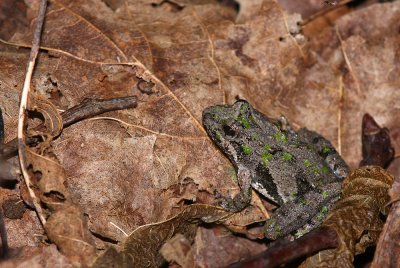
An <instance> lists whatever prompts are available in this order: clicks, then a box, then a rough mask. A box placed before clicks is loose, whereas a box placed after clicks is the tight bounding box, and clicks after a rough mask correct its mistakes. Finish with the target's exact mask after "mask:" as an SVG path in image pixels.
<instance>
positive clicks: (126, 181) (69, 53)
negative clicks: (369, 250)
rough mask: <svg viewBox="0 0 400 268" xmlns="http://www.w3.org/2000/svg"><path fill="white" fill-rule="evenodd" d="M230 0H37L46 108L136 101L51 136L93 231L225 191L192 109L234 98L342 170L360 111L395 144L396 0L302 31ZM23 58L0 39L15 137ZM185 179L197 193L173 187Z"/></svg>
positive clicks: (227, 180)
mask: <svg viewBox="0 0 400 268" xmlns="http://www.w3.org/2000/svg"><path fill="white" fill-rule="evenodd" d="M26 2H27V5H25V4H24V1H22V0H18V1H11V0H4V1H1V3H0V25H1V26H2V27H0V37H1V38H2V39H3V40H6V41H8V42H12V43H16V44H18V45H19V46H21V47H24V46H27V45H29V44H30V42H31V38H32V36H31V34H30V32H31V29H30V25H33V23H31V21H32V19H34V16H35V14H36V10H35V8H37V6H35V5H36V4H35V1H26ZM238 2H239V3H240V4H241V5H242V6H243V9H241V11H240V13H239V14H238V16H236V15H237V14H236V11H235V10H234V9H232V8H231V7H229V6H226V5H221V4H219V3H217V1H211V0H210V1H202V0H199V1H153V0H140V1H137V0H127V1H115V0H114V1H113V0H107V1H100V0H76V1H67V0H52V1H50V6H49V12H48V15H47V18H46V25H45V29H44V33H43V40H42V46H43V47H44V48H45V49H44V50H42V53H41V54H40V56H39V62H38V64H37V66H36V70H35V74H34V77H33V86H34V88H35V90H36V92H38V94H41V95H42V96H44V97H46V98H48V99H49V100H50V101H51V102H52V103H53V104H55V105H56V106H57V108H59V109H66V108H68V107H72V106H74V105H76V104H78V103H80V102H81V101H82V100H83V99H84V98H85V97H91V96H94V97H97V98H112V97H118V96H127V95H133V94H136V95H138V97H139V100H140V102H139V106H138V108H137V109H130V110H125V111H119V112H111V113H109V114H107V116H108V117H113V118H117V119H118V120H122V121H120V122H116V121H111V120H97V121H84V122H81V123H78V124H76V125H73V126H71V127H70V128H68V129H66V130H64V132H63V133H62V134H61V136H60V137H59V138H58V139H57V140H56V141H55V142H54V144H53V146H54V152H55V153H56V155H57V157H58V158H59V159H60V161H61V163H62V166H63V167H64V168H65V172H66V178H67V181H68V185H69V187H70V188H71V189H72V192H73V197H74V198H76V200H77V201H78V202H79V204H80V206H81V207H82V208H83V210H84V212H85V213H87V214H88V216H89V223H88V224H89V226H90V230H91V231H92V232H93V233H96V234H98V235H99V237H106V238H109V239H112V240H116V241H122V240H123V239H124V236H123V233H122V232H120V231H119V230H118V229H117V228H115V227H114V225H112V224H110V222H112V223H113V224H115V225H117V226H120V227H121V228H122V229H123V230H124V231H125V232H128V233H129V232H131V231H132V230H134V229H135V228H137V227H138V226H140V225H143V224H148V223H151V222H158V221H160V220H164V219H166V218H168V217H169V216H170V215H173V214H174V213H175V212H176V210H177V209H181V208H182V206H183V203H184V201H185V200H186V199H187V198H188V197H190V198H191V200H190V201H196V197H199V196H200V195H204V193H209V194H212V193H213V192H214V190H215V189H218V190H219V191H220V192H222V193H224V194H228V193H229V194H232V195H233V194H234V192H235V191H237V190H238V189H237V186H236V185H235V183H234V180H233V179H232V177H233V176H232V167H231V165H230V163H229V161H228V160H227V159H225V157H223V155H222V154H221V153H220V152H219V151H217V150H216V148H215V147H214V146H213V144H212V143H211V141H210V140H209V139H208V137H207V136H206V134H205V132H204V130H203V128H202V125H201V121H200V118H201V113H202V110H203V109H204V108H205V107H207V106H209V105H214V104H221V103H231V102H233V100H234V99H235V97H236V96H239V97H242V98H246V99H247V100H249V101H250V102H251V103H252V104H254V105H255V106H256V108H257V109H259V110H260V111H263V112H264V113H266V114H267V115H269V116H273V117H276V116H279V115H280V114H285V115H286V117H288V119H289V121H291V122H293V123H294V124H295V125H296V126H305V127H307V128H310V129H313V130H316V131H318V132H320V133H322V134H323V135H324V136H325V137H326V138H328V139H329V140H331V141H332V142H333V143H334V144H335V145H336V146H337V147H338V149H339V150H341V151H342V153H343V155H344V158H345V159H346V160H347V161H348V162H349V163H350V164H351V165H352V166H353V167H354V166H356V165H357V163H358V161H359V160H360V159H361V148H360V130H359V126H360V122H361V118H362V115H363V114H364V113H365V112H369V113H370V114H371V115H373V116H374V118H376V120H377V121H378V123H379V124H380V125H384V126H387V127H388V128H389V129H390V130H391V134H392V140H393V144H394V146H395V149H397V151H398V150H399V145H400V140H399V137H400V135H399V128H398V127H397V125H396V122H398V119H399V115H400V114H399V110H398V109H396V107H397V100H398V99H399V97H400V96H399V95H398V94H399V93H398V90H397V89H398V88H399V86H400V78H399V76H398V75H397V74H398V73H399V65H398V63H399V62H400V61H399V59H398V58H399V55H398V53H397V52H396V51H397V50H398V46H397V44H398V43H399V38H400V37H399V36H398V32H397V31H398V28H399V23H400V19H399V16H400V15H399V11H398V10H399V7H400V3H399V1H395V2H392V3H385V4H379V5H378V4H377V5H374V6H371V7H368V8H364V9H360V10H357V11H353V12H350V13H348V14H347V15H346V16H343V17H341V18H339V19H338V20H337V21H336V22H335V23H336V26H335V25H332V26H328V27H327V28H325V30H324V31H322V32H320V33H319V34H318V36H316V35H313V36H307V38H308V39H309V40H307V38H305V37H304V36H303V35H302V34H301V33H300V30H301V29H300V28H299V26H298V25H297V23H298V22H299V21H300V17H299V16H298V15H287V14H286V13H285V12H284V10H283V9H282V8H281V7H280V6H279V5H278V4H277V2H276V1H272V0H263V1H262V0H258V1H251V2H250V1H238ZM14 3H15V7H16V8H15V9H12V10H10V8H9V6H12V4H14ZM94 10H95V11H94ZM366 21H367V22H368V23H366ZM27 55H28V50H27V49H22V48H17V47H15V46H13V45H10V44H5V43H0V60H1V62H2V65H1V66H0V106H1V107H2V110H3V112H4V121H5V125H6V133H5V134H6V141H9V140H11V139H12V138H14V137H15V135H16V133H15V126H16V122H17V106H18V105H17V104H18V94H19V90H20V88H21V87H22V81H23V76H24V68H21V66H25V62H26V60H27ZM143 86H145V87H146V90H143ZM147 88H151V89H150V90H147ZM146 92H147V93H146ZM148 92H150V94H148ZM188 179H190V180H191V181H192V182H193V184H194V185H196V186H197V189H193V188H192V192H187V191H182V192H181V191H180V190H179V188H180V185H181V182H184V181H186V180H188ZM183 192H184V194H185V195H184V196H182V195H181V193H183ZM203 200H208V201H209V202H212V198H208V199H207V198H204V199H203ZM252 213H255V212H252ZM249 218H251V219H259V217H249ZM254 221H256V220H254ZM254 221H253V222H254ZM97 242H98V245H99V246H104V245H100V241H97Z"/></svg>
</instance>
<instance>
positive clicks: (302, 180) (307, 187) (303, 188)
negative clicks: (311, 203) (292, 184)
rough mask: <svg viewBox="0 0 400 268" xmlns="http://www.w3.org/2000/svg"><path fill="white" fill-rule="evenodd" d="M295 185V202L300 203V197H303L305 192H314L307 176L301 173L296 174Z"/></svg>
mask: <svg viewBox="0 0 400 268" xmlns="http://www.w3.org/2000/svg"><path fill="white" fill-rule="evenodd" d="M296 185H297V192H296V193H295V195H296V198H295V201H296V202H301V201H302V200H300V199H301V197H302V196H304V195H305V194H306V193H307V192H309V191H312V190H314V188H313V187H312V186H311V184H310V182H309V181H308V180H307V175H306V174H305V173H304V172H302V171H299V172H297V173H296Z"/></svg>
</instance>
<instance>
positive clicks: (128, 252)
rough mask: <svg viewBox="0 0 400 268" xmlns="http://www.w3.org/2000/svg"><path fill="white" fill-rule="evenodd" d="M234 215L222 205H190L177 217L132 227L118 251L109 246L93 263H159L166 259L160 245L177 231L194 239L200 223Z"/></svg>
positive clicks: (120, 264) (140, 265)
mask: <svg viewBox="0 0 400 268" xmlns="http://www.w3.org/2000/svg"><path fill="white" fill-rule="evenodd" d="M229 215H231V213H229V212H226V211H224V210H223V209H221V208H218V207H213V206H208V205H191V206H188V207H187V208H185V209H184V210H183V211H182V212H181V213H179V214H178V215H176V216H175V217H173V218H171V219H168V220H166V221H164V222H160V223H154V224H149V225H145V226H141V227H139V228H138V229H136V230H135V231H133V232H132V233H131V234H130V235H129V236H128V237H127V238H126V239H125V241H123V243H122V245H121V250H120V251H119V252H117V250H116V249H115V248H109V249H108V250H106V251H105V252H104V253H103V254H102V255H101V256H100V257H99V258H98V259H97V260H96V262H95V264H94V265H93V267H95V268H99V267H108V265H110V264H111V263H115V264H118V266H117V267H160V266H161V264H162V263H163V262H164V259H163V258H162V256H161V254H160V253H159V250H160V248H161V246H162V245H163V244H164V243H165V242H166V241H168V240H169V239H171V238H172V237H174V236H175V235H177V234H181V235H184V236H185V238H186V239H188V240H189V241H191V242H192V241H193V239H194V236H195V234H196V229H197V226H198V224H199V223H201V222H206V223H212V222H219V221H221V220H223V219H224V218H226V217H228V216H229Z"/></svg>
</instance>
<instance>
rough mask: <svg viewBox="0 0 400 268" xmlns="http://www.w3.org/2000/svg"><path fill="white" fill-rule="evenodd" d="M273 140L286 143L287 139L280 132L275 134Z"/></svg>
mask: <svg viewBox="0 0 400 268" xmlns="http://www.w3.org/2000/svg"><path fill="white" fill-rule="evenodd" d="M274 139H275V141H276V142H287V141H288V137H287V136H286V135H285V134H284V133H282V132H275V133H274Z"/></svg>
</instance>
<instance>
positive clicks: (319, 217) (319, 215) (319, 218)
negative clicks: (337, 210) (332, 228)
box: [317, 206, 328, 221]
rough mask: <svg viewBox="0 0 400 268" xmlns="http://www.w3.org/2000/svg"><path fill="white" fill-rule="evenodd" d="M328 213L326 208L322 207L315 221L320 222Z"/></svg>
mask: <svg viewBox="0 0 400 268" xmlns="http://www.w3.org/2000/svg"><path fill="white" fill-rule="evenodd" d="M327 213H328V207H327V206H323V207H322V208H321V209H320V211H319V213H318V216H317V220H318V221H322V220H323V219H324V218H325V215H326V214H327Z"/></svg>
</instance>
